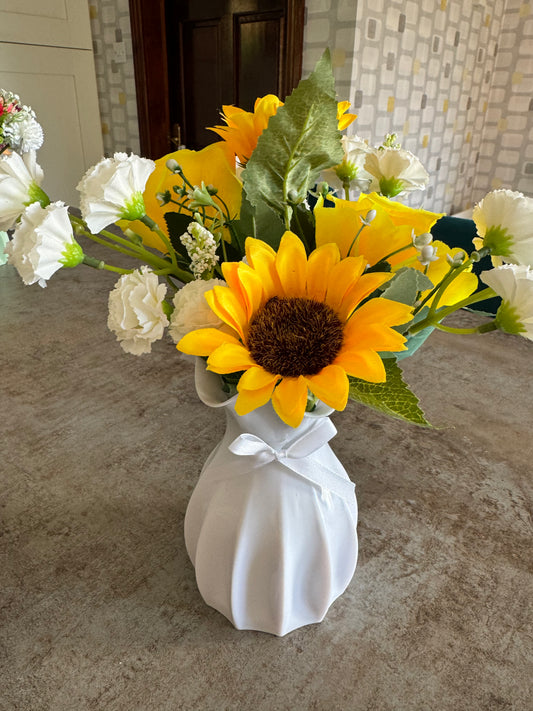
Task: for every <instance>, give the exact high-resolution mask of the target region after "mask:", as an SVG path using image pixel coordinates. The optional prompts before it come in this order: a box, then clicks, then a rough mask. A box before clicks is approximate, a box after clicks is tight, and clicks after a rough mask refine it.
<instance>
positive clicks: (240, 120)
mask: <svg viewBox="0 0 533 711" xmlns="http://www.w3.org/2000/svg"><path fill="white" fill-rule="evenodd" d="M280 106H283V102H282V101H280V100H279V99H278V97H277V96H275V95H274V94H267V95H266V96H263V97H260V98H258V99H256V100H255V104H254V110H253V111H245V110H244V109H240V108H238V107H237V106H223V107H222V118H223V119H224V121H225V123H226V125H225V126H213V127H211V128H209V131H214V132H215V133H217V134H218V135H219V136H220V137H221V138H222V139H223V140H224V141H225V142H226V143H227V144H228V146H229V147H230V148H231V150H232V151H233V153H234V154H235V155H236V156H237V158H238V159H239V162H240V163H241V164H242V165H244V164H245V163H246V162H247V161H248V160H249V159H250V157H251V155H252V153H253V152H254V150H255V147H256V146H257V141H258V139H259V136H260V135H261V134H262V133H263V131H264V130H265V128H266V127H267V126H268V122H269V120H270V117H271V116H274V114H275V113H276V112H277V110H278V109H279V107H280ZM349 108H350V102H349V101H340V102H339V103H338V104H337V121H338V122H339V131H342V130H344V129H345V128H347V127H348V126H349V125H350V124H351V123H352V121H355V119H356V118H357V116H356V115H355V114H348V113H346V112H347V111H348V109H349Z"/></svg>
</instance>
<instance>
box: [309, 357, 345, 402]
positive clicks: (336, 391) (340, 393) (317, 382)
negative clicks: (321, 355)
mask: <svg viewBox="0 0 533 711" xmlns="http://www.w3.org/2000/svg"><path fill="white" fill-rule="evenodd" d="M305 380H306V381H307V385H308V387H309V390H310V391H311V392H312V393H313V394H314V395H316V396H317V398H318V399H319V400H322V402H325V403H326V405H329V407H332V408H333V409H334V410H344V408H345V407H346V403H347V401H348V390H349V382H348V378H347V376H346V373H345V371H344V368H341V367H340V366H338V365H333V364H332V365H327V366H326V367H325V368H322V370H321V371H320V373H317V374H316V375H306V376H305Z"/></svg>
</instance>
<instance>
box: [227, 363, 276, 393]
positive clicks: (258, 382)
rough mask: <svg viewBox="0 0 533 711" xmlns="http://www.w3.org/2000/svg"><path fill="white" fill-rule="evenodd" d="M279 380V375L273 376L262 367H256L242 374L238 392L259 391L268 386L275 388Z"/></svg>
mask: <svg viewBox="0 0 533 711" xmlns="http://www.w3.org/2000/svg"><path fill="white" fill-rule="evenodd" d="M279 378H280V376H279V375H273V374H272V373H269V372H268V371H267V370H265V369H264V368H262V367H261V366H260V365H256V366H254V367H252V368H250V369H249V370H247V371H246V373H243V374H242V376H241V378H240V380H239V383H238V385H237V390H239V391H240V390H257V389H259V388H264V387H265V386H266V385H272V387H274V384H275V383H276V382H277V381H278V380H279Z"/></svg>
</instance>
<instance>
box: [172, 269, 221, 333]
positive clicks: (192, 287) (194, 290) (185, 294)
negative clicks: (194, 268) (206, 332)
mask: <svg viewBox="0 0 533 711" xmlns="http://www.w3.org/2000/svg"><path fill="white" fill-rule="evenodd" d="M214 286H226V282H225V281H222V279H195V280H194V281H191V282H189V283H188V284H185V285H184V286H182V287H181V289H180V290H179V291H177V292H176V294H175V296H174V299H173V304H174V311H173V312H172V315H171V317H170V326H169V329H168V332H169V333H170V336H171V338H172V340H173V341H174V343H178V341H180V339H182V338H183V336H185V335H186V334H187V333H190V332H191V331H196V330H197V329H199V328H220V327H221V326H222V325H223V323H222V321H221V320H220V318H219V317H218V316H217V315H216V314H215V312H214V311H213V310H212V309H211V308H210V307H209V305H208V303H207V301H206V300H205V293H206V292H207V291H210V290H211V289H212V288H213V287H214Z"/></svg>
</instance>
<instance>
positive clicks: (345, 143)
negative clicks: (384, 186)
mask: <svg viewBox="0 0 533 711" xmlns="http://www.w3.org/2000/svg"><path fill="white" fill-rule="evenodd" d="M341 142H342V147H343V149H344V160H343V163H341V164H340V166H335V168H329V169H328V170H325V171H323V173H322V175H321V177H322V179H323V180H325V181H326V182H327V183H328V185H330V186H331V187H332V188H333V189H334V190H336V191H340V190H342V188H343V183H342V181H341V180H340V178H339V176H338V174H337V172H336V171H337V169H338V168H339V167H341V168H342V167H344V166H348V167H349V168H350V169H351V171H353V174H354V176H355V177H354V178H353V179H352V181H350V182H353V184H354V185H355V186H357V187H358V188H359V189H360V190H366V189H367V188H368V185H369V183H370V181H371V180H372V176H371V175H370V174H369V173H367V172H366V170H365V160H366V156H367V155H368V153H369V152H370V151H371V150H372V149H371V148H370V147H369V146H368V143H367V142H366V141H365V140H364V139H362V138H360V137H359V136H343V137H342V139H341Z"/></svg>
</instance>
